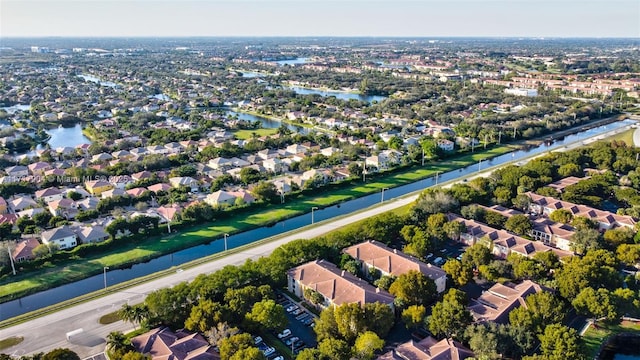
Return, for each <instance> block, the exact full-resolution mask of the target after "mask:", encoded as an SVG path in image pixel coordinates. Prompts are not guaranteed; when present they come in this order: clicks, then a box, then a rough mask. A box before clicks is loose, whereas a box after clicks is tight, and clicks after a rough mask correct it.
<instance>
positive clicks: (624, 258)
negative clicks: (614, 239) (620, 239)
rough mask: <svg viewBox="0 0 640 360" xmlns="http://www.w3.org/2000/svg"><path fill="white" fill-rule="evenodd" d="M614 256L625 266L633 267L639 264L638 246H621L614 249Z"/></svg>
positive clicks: (639, 248) (639, 251) (639, 252)
mask: <svg viewBox="0 0 640 360" xmlns="http://www.w3.org/2000/svg"><path fill="white" fill-rule="evenodd" d="M616 256H617V258H618V260H619V261H621V262H623V263H625V264H627V265H635V264H637V263H638V262H640V245H629V244H622V245H620V246H618V248H617V249H616Z"/></svg>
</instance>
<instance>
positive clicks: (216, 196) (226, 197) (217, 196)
mask: <svg viewBox="0 0 640 360" xmlns="http://www.w3.org/2000/svg"><path fill="white" fill-rule="evenodd" d="M204 202H206V203H207V204H209V205H211V206H220V205H225V204H226V205H234V204H235V202H236V197H235V195H233V193H231V192H228V191H224V190H218V191H216V192H214V193H211V194H209V195H207V197H206V198H205V199H204Z"/></svg>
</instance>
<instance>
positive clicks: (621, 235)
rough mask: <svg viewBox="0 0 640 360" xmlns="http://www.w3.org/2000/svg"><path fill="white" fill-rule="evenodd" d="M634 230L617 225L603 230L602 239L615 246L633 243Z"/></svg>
mask: <svg viewBox="0 0 640 360" xmlns="http://www.w3.org/2000/svg"><path fill="white" fill-rule="evenodd" d="M635 234H636V232H635V231H633V230H632V229H629V228H627V227H619V228H616V229H608V230H607V231H605V232H604V235H603V238H604V241H606V242H607V243H609V244H610V245H611V246H614V247H617V246H619V245H622V244H629V243H633V237H634V236H635Z"/></svg>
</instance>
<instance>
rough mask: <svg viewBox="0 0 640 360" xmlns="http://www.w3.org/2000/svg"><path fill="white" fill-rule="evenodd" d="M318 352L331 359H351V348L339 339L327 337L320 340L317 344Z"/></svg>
mask: <svg viewBox="0 0 640 360" xmlns="http://www.w3.org/2000/svg"><path fill="white" fill-rule="evenodd" d="M318 350H319V351H320V354H321V355H322V356H323V357H324V358H326V359H331V360H349V359H351V348H350V347H349V344H348V343H347V342H346V341H344V340H340V339H333V338H328V339H324V340H322V341H321V342H320V343H319V344H318Z"/></svg>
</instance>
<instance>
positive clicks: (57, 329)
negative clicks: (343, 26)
mask: <svg viewBox="0 0 640 360" xmlns="http://www.w3.org/2000/svg"><path fill="white" fill-rule="evenodd" d="M626 129H628V127H624V128H621V129H617V130H615V131H612V132H609V133H607V134H600V135H597V136H594V137H593V138H590V139H587V140H584V141H578V142H576V143H574V144H571V145H568V146H566V147H565V148H564V149H562V150H566V149H570V148H574V147H579V146H582V145H585V144H588V143H591V142H593V141H597V140H600V139H602V138H604V137H605V136H611V135H613V134H615V133H618V132H622V131H625V130H626ZM562 150H561V151H562ZM544 155H546V154H540V155H537V156H544ZM537 156H534V157H537ZM534 157H531V158H528V159H524V160H520V161H518V162H517V164H518V165H522V164H524V163H526V162H527V161H528V160H530V159H532V158H534ZM506 165H509V163H507V164H503V165H501V166H500V167H502V166H506ZM494 170H495V168H491V169H487V170H485V171H483V172H482V173H476V174H475V175H473V176H467V177H466V178H465V180H470V179H472V178H474V177H478V176H487V175H489V174H490V173H491V172H492V171H494ZM465 180H463V179H462V178H458V179H455V180H453V181H450V182H449V183H448V185H445V186H450V185H451V184H453V183H455V182H460V181H465ZM417 197H418V195H417V194H414V195H408V196H406V197H403V198H399V199H395V200H392V201H388V202H385V203H384V204H378V205H375V206H373V207H370V208H368V209H364V210H363V211H360V212H358V213H355V214H351V215H347V216H344V217H342V218H339V219H335V220H333V219H332V220H327V221H325V222H321V223H317V224H316V225H312V226H311V227H310V228H308V229H303V230H302V231H296V232H295V233H293V234H289V235H287V234H283V235H280V236H278V237H275V239H274V240H273V241H270V242H266V243H264V244H261V245H257V246H255V247H251V248H248V249H246V250H242V251H239V252H237V253H233V254H230V255H228V256H226V257H224V258H221V259H217V260H214V261H211V262H208V263H205V264H202V265H199V266H196V267H193V268H190V269H187V270H184V271H179V272H176V273H174V274H172V275H169V276H166V277H163V278H160V279H156V280H152V281H150V282H147V283H144V284H141V285H137V286H135V287H131V288H129V289H127V290H124V291H120V292H116V293H113V294H109V295H107V296H105V297H102V298H99V299H95V300H92V301H89V302H86V303H82V304H79V305H76V306H73V307H70V308H66V309H63V310H60V311H58V312H55V313H52V314H49V315H46V316H43V317H40V318H37V319H34V320H31V321H28V322H26V323H22V324H18V325H15V326H12V327H10V328H7V329H2V330H0V340H3V339H6V338H9V337H12V336H22V337H24V341H23V342H22V343H20V344H18V345H16V346H13V347H11V348H9V349H5V350H3V351H2V352H4V353H8V354H11V355H14V356H21V355H24V354H31V353H37V352H48V351H50V350H52V349H55V348H59V347H66V348H70V349H71V350H73V351H75V352H76V353H78V355H80V357H87V356H90V355H94V354H98V353H101V352H102V351H104V347H105V340H104V339H105V338H106V336H107V335H108V334H109V333H110V332H112V331H123V332H126V331H129V330H131V329H132V325H131V324H128V323H124V322H122V321H118V322H115V323H112V324H109V325H101V324H100V323H99V322H98V320H99V319H100V317H101V316H103V315H105V314H108V313H111V312H113V311H115V310H118V309H119V308H120V307H121V306H122V304H124V303H127V302H128V303H130V304H135V303H139V302H142V301H143V299H144V297H145V296H146V294H148V293H150V292H152V291H154V290H156V289H159V288H163V287H170V286H173V285H176V284H178V283H180V282H183V281H190V280H192V279H193V278H195V277H196V276H198V275H199V274H203V273H212V272H214V271H216V270H218V269H221V268H222V267H224V266H226V265H240V264H243V263H244V262H245V261H246V260H247V259H257V258H259V257H262V256H266V255H269V254H270V253H271V252H272V251H273V249H275V248H276V247H278V246H281V245H283V244H285V243H287V242H290V241H293V240H296V239H310V238H313V237H317V236H320V235H322V234H326V233H328V232H331V231H333V230H335V229H337V228H340V227H343V226H346V225H349V224H351V223H353V222H356V221H360V220H362V219H366V218H368V217H371V216H374V215H377V214H379V213H382V212H385V211H389V210H393V209H396V208H398V207H401V206H405V205H407V204H410V203H412V202H413V201H415V200H416V199H417ZM79 329H82V331H81V332H79V333H78V334H76V335H74V336H72V337H71V338H70V340H67V338H66V334H67V333H69V332H72V331H75V330H79Z"/></svg>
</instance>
